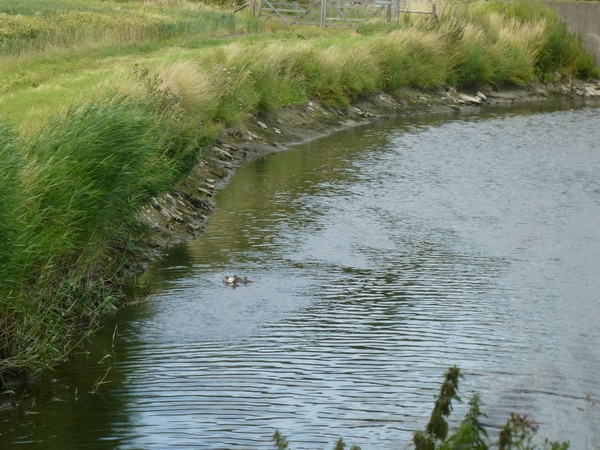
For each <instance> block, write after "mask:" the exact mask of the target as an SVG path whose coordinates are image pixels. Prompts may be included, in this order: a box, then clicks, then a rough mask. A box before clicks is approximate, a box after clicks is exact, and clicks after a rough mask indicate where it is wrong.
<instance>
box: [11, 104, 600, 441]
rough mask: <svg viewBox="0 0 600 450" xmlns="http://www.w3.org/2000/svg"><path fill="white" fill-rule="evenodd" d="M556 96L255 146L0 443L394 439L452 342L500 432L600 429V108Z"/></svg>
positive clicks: (422, 416) (427, 398) (411, 423)
mask: <svg viewBox="0 0 600 450" xmlns="http://www.w3.org/2000/svg"><path fill="white" fill-rule="evenodd" d="M553 108H554V109H549V110H544V109H536V110H534V109H528V110H512V111H508V112H507V111H504V112H495V113H491V114H481V115H476V116H451V117H427V118H414V119H403V120H402V121H392V122H386V123H380V124H375V125H370V126H367V127H362V128H358V129H354V130H349V131H346V132H343V133H338V134H335V135H334V136H331V137H328V138H325V139H321V140H318V141H315V142H312V143H310V144H306V145H303V146H299V147H296V148H294V149H291V150H289V151H286V152H282V153H278V154H275V155H271V156H269V157H267V158H264V159H260V160H258V161H255V162H253V163H249V164H247V165H246V166H244V167H243V168H241V169H239V170H238V172H237V173H236V174H235V176H234V177H233V178H232V179H231V181H230V183H229V184H228V185H227V187H226V188H224V189H223V190H222V191H221V192H220V193H219V194H218V195H217V197H216V202H217V210H216V212H215V213H214V215H213V216H212V217H211V219H210V221H209V224H208V227H207V231H206V233H205V234H204V235H202V236H201V237H200V238H199V239H197V240H196V241H194V242H192V243H190V244H189V245H187V246H183V247H180V248H177V249H174V250H173V251H172V252H171V254H170V255H169V256H168V257H167V258H165V260H163V261H161V262H159V263H157V264H156V265H155V266H154V267H152V268H151V270H149V272H148V274H147V279H148V280H149V281H150V282H151V284H152V286H153V289H154V293H153V294H151V295H150V296H149V297H148V298H146V299H142V302H141V303H140V304H139V305H137V306H132V307H128V308H126V309H124V310H122V311H120V312H119V313H118V314H117V315H116V317H114V318H112V319H110V320H109V321H108V323H107V326H106V328H105V331H104V333H101V335H100V336H98V337H97V338H95V339H94V340H93V341H92V342H90V343H88V344H87V345H86V351H85V352H82V353H81V354H79V355H77V357H76V358H75V359H74V361H73V362H72V363H70V364H69V365H67V366H65V367H61V369H60V370H59V372H58V373H57V374H56V380H54V382H53V383H51V384H50V385H49V386H48V387H45V388H36V387H31V388H28V390H26V391H25V393H24V394H23V396H22V400H21V405H20V407H19V408H18V409H17V411H13V410H9V411H4V412H0V420H1V421H2V422H1V423H0V432H1V433H2V434H1V435H0V447H1V448H2V449H5V448H18V449H21V448H23V449H24V448H43V449H65V448H86V449H96V448H97V449H123V450H125V449H163V448H190V449H192V448H194V449H197V448H198V449H199V448H201V449H261V448H271V445H272V444H271V440H270V438H271V435H272V434H273V432H274V430H276V429H278V430H280V432H281V433H282V434H283V435H285V436H286V437H287V438H288V440H289V441H290V443H291V446H292V448H293V449H324V448H332V447H333V444H334V442H335V441H336V440H337V439H338V438H339V437H340V436H343V437H344V440H345V441H346V442H347V443H349V444H357V445H359V446H361V448H362V449H363V450H367V449H401V448H404V447H405V445H406V444H407V443H408V442H409V441H410V439H411V435H412V432H413V431H414V430H416V429H422V428H424V426H425V424H426V422H427V420H428V417H429V414H430V412H431V408H432V405H433V396H434V395H435V393H436V392H437V390H438V389H439V385H440V382H441V380H442V375H443V373H444V371H445V370H446V369H447V368H448V367H449V366H451V365H453V364H456V365H458V366H459V367H460V368H461V369H462V371H463V372H464V374H465V379H464V380H462V382H461V387H460V392H461V395H462V397H463V398H464V399H465V400H467V399H468V398H470V396H471V394H472V393H474V392H479V393H480V395H481V396H482V399H483V401H484V403H485V405H484V407H483V410H484V412H485V413H486V414H488V416H489V417H488V418H487V419H486V420H485V423H486V425H487V426H488V427H489V428H490V432H491V433H492V434H494V433H495V431H494V430H497V427H498V426H501V425H502V424H503V423H504V421H505V419H506V417H507V416H508V414H509V413H510V412H511V411H516V412H521V413H523V412H527V413H529V414H531V415H532V416H533V418H534V419H535V420H536V421H537V422H539V423H540V425H541V428H540V435H541V436H543V437H548V438H550V439H560V440H570V441H571V442H572V447H571V448H574V449H597V448H600V375H598V373H600V347H599V346H598V342H600V326H598V321H599V319H600V301H599V293H600V227H599V226H598V225H599V224H600V144H599V143H600V127H598V124H600V109H598V107H597V105H596V106H588V107H583V108H577V109H573V110H566V109H561V108H556V107H553ZM226 273H228V274H230V275H233V274H237V275H240V276H247V277H248V278H250V279H251V280H253V283H251V284H248V285H245V286H240V287H238V288H235V289H233V288H231V287H229V286H226V285H224V284H223V282H222V279H223V277H224V275H225V274H226ZM115 326H117V331H118V333H117V335H118V336H116V337H115V339H114V341H113V333H114V331H115ZM113 345H114V347H113ZM107 371H108V372H107ZM103 377H104V378H103ZM100 381H104V383H100V384H99V382H100ZM94 385H96V387H97V389H95V390H94V389H92V387H93V386H94ZM586 397H587V400H586ZM593 402H595V403H593ZM465 410H466V407H465V405H457V406H456V408H455V415H456V416H457V417H460V416H461V415H462V414H464V412H465Z"/></svg>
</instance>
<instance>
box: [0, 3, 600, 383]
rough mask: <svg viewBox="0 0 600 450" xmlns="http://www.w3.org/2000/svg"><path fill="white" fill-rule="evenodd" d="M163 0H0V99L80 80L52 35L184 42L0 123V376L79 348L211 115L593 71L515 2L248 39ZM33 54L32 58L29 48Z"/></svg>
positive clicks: (62, 39) (546, 18) (223, 17)
mask: <svg viewBox="0 0 600 450" xmlns="http://www.w3.org/2000/svg"><path fill="white" fill-rule="evenodd" d="M172 4H173V3H172V2H168V1H161V0H154V1H147V2H144V3H138V2H108V1H106V2H101V1H94V0H44V1H42V0H23V1H21V2H13V1H10V0H0V14H1V15H2V16H0V17H1V18H2V21H3V22H2V23H3V26H2V28H1V30H0V48H1V49H3V50H0V51H4V52H5V55H4V56H0V60H2V61H8V60H10V61H11V64H9V65H5V67H9V68H8V69H5V73H3V76H4V78H6V79H7V80H9V81H7V84H6V87H5V88H4V87H3V85H0V95H2V94H3V95H4V96H3V97H2V96H0V107H3V105H6V104H7V101H9V100H10V101H11V102H14V101H17V100H18V101H21V103H19V104H22V105H33V106H35V107H36V108H38V109H39V107H38V106H37V105H38V103H39V99H40V89H41V87H43V86H38V85H37V84H36V85H35V86H32V85H31V78H30V77H29V75H28V72H32V71H34V72H36V73H37V72H39V70H38V69H40V68H41V67H43V68H46V67H50V68H49V69H47V70H49V72H48V73H46V74H45V75H43V76H42V75H40V77H41V78H40V80H42V81H40V83H42V84H43V83H49V81H48V80H56V78H57V77H56V73H57V72H56V71H59V72H60V74H61V76H63V77H65V79H75V78H77V77H81V78H84V77H85V76H86V70H85V69H84V68H83V67H82V66H81V64H83V63H80V62H77V61H72V59H69V56H68V55H66V54H65V53H64V52H62V53H60V52H58V53H56V54H57V55H62V56H59V57H56V58H57V59H52V58H54V57H53V56H52V55H53V53H51V52H48V51H47V50H48V48H50V47H52V46H63V47H64V48H71V49H72V48H74V47H75V46H78V45H82V46H84V47H85V46H86V45H95V43H94V42H93V41H97V40H99V41H102V40H104V42H108V43H109V44H107V45H110V42H116V41H119V40H129V41H136V40H138V41H144V40H146V41H147V42H148V45H149V46H150V47H152V44H153V43H155V42H157V40H165V39H169V38H170V37H173V36H179V37H180V38H181V39H182V40H180V41H177V42H178V44H185V45H184V46H185V47H186V48H184V49H182V48H181V47H178V48H177V49H175V48H174V49H172V50H171V51H169V52H166V51H161V52H158V53H155V52H154V50H152V49H150V50H148V49H147V48H146V47H144V49H141V50H139V53H138V54H136V55H129V56H127V57H125V56H124V55H122V54H119V55H117V56H114V55H112V56H110V55H109V56H105V55H102V54H100V55H99V56H98V60H97V61H96V64H97V66H94V68H93V69H94V70H98V66H102V71H101V72H99V73H100V74H101V75H98V73H93V74H92V75H90V78H91V79H93V80H99V81H95V82H94V83H91V84H89V85H85V84H83V86H85V89H83V92H80V93H79V95H80V96H81V98H84V99H86V100H85V101H80V102H79V103H78V104H80V105H83V106H72V105H69V104H62V103H60V99H58V98H56V99H55V100H56V105H58V106H57V107H56V110H55V111H54V113H55V114H54V117H53V118H52V119H51V120H47V118H44V117H42V115H40V116H39V117H41V118H38V116H35V117H36V120H31V122H36V123H35V126H33V125H32V124H31V123H28V130H27V133H22V134H20V133H19V132H18V131H17V130H19V128H13V126H11V125H9V124H7V123H4V122H0V300H1V301H0V372H2V371H3V370H7V369H9V368H15V367H28V368H29V369H31V370H40V369H41V368H43V367H45V365H46V364H48V363H52V362H53V361H56V360H57V359H59V358H61V357H63V356H64V354H65V352H68V350H69V349H70V348H72V346H73V345H75V344H76V339H75V340H73V336H75V335H74V334H71V333H70V332H69V330H71V329H74V328H76V327H77V326H78V325H79V324H80V323H81V322H84V323H88V324H89V323H93V322H94V321H95V319H96V318H97V316H98V314H99V313H100V312H101V311H102V310H103V309H105V308H109V307H111V304H112V303H113V301H114V299H113V297H112V295H113V294H114V288H113V285H114V284H115V280H116V278H117V277H118V276H119V274H120V264H121V263H122V261H123V260H122V259H119V258H116V259H115V258H114V256H115V251H114V250H115V248H118V249H119V251H120V252H121V254H122V253H124V252H126V250H127V249H130V248H132V246H134V245H135V242H136V240H137V239H139V237H140V235H141V233H143V231H144V230H143V229H140V228H139V226H138V225H136V221H135V216H136V212H137V211H138V210H139V209H140V208H141V207H142V206H143V205H145V204H147V203H148V202H149V201H150V199H151V198H152V196H155V195H157V194H159V193H160V192H163V191H165V190H166V189H168V188H169V187H170V186H173V185H174V184H175V183H176V182H177V181H178V180H180V179H181V178H182V177H184V176H185V175H186V173H187V172H189V171H190V170H191V169H192V168H193V166H194V164H195V163H197V162H198V160H199V158H201V154H202V149H203V148H204V147H206V146H207V145H208V144H209V143H211V142H212V141H213V140H214V139H216V137H217V136H218V133H219V131H220V130H221V129H222V128H223V127H225V126H232V127H243V126H244V122H245V121H246V120H247V119H248V117H250V116H252V115H254V114H256V113H257V112H260V111H267V110H272V109H275V108H279V107H282V106H287V105H294V104H299V103H305V102H306V101H307V100H308V99H310V98H318V99H320V100H321V101H323V102H325V103H329V104H332V105H335V106H344V105H348V104H349V103H350V102H351V101H352V99H353V98H355V97H356V96H358V95H361V94H365V93H373V92H381V91H385V92H388V93H390V94H396V93H399V91H400V90H402V89H404V88H408V87H410V88H417V89H438V88H441V87H444V86H447V85H456V86H463V87H464V86H476V85H480V84H493V85H502V84H523V83H527V82H529V81H532V80H535V79H540V80H545V81H549V80H552V79H554V78H555V77H557V76H561V73H562V75H563V76H564V75H565V74H568V73H571V74H581V75H592V74H594V73H595V72H594V70H595V69H594V68H593V66H590V65H589V64H590V62H589V61H590V58H591V57H589V55H587V54H586V53H585V52H584V51H583V49H582V47H581V45H580V43H579V42H578V41H577V40H575V39H574V38H573V37H571V36H570V35H569V34H568V33H566V30H565V29H564V26H563V25H561V23H560V22H559V21H558V20H557V19H556V17H555V16H554V15H553V13H552V12H551V10H549V9H547V8H545V7H543V6H542V5H539V4H537V3H529V2H525V1H523V0H515V1H513V2H510V3H504V2H496V3H487V4H479V3H474V4H467V3H461V4H447V5H445V6H444V7H440V17H439V20H431V19H430V18H408V19H406V20H403V21H402V23H398V24H391V25H390V24H381V25H377V24H374V23H370V24H367V25H365V27H364V30H363V29H360V28H359V29H358V30H357V31H351V30H347V29H334V30H321V29H317V28H310V29H308V28H293V29H288V28H286V27H283V26H281V25H279V26H276V25H274V24H269V25H268V26H267V29H268V32H267V33H265V34H262V35H260V36H258V35H254V36H247V37H238V38H235V39H229V40H226V41H217V40H207V41H203V40H202V39H205V38H207V36H211V35H213V34H221V33H225V32H229V31H231V29H232V27H238V26H239V24H240V23H244V20H246V19H243V18H236V17H234V16H233V15H232V14H230V13H229V12H227V11H225V10H207V9H206V7H205V6H202V5H201V4H198V3H191V2H186V1H181V0H178V2H177V5H178V7H171V6H170V5H172ZM36 11H37V13H36ZM247 23H248V24H254V25H255V26H259V24H258V23H257V22H256V21H254V22H252V20H251V19H247ZM254 25H253V26H254ZM2 33H4V34H2ZM203 42H204V43H203ZM96 43H97V42H96ZM188 44H189V45H188ZM98 45H100V44H98ZM165 45H166V44H165ZM129 48H134V47H129ZM140 48H141V47H140ZM43 51H45V53H43ZM6 52H13V53H19V52H21V53H22V57H20V58H18V60H17V58H16V57H14V56H6ZM36 52H42V53H43V57H38V56H39V54H41V53H39V54H38V53H36ZM32 53H34V54H36V55H38V56H36V57H35V58H30V59H28V55H31V54H32ZM78 54H80V53H78ZM11 58H12V59H11ZM44 58H46V59H47V60H44V61H43V62H40V61H41V59H44ZM135 60H137V61H138V62H139V64H138V65H136V66H134V65H133V61H135ZM86 61H87V60H86ZM124 61H125V62H124ZM61 64H62V65H64V69H62V71H61V70H59V69H57V68H56V67H61ZM74 67H75V68H76V69H73V68H74ZM107 67H108V70H107ZM44 70H46V69H44ZM69 70H72V71H73V72H74V74H73V75H69ZM65 72H66V74H65ZM557 74H558V75H557ZM44 77H45V78H44ZM19 79H23V80H25V81H23V82H22V83H20V82H19V81H18V80H19ZM15 80H17V81H15ZM36 83H37V82H36ZM69 86H72V85H69ZM44 92H46V94H45V95H47V96H49V97H52V95H54V96H55V97H57V96H59V95H63V94H62V92H64V90H59V89H57V90H56V92H57V94H52V92H53V91H52V90H51V89H50V88H48V89H46V91H44ZM19 96H21V97H19ZM27 96H29V97H27ZM44 98H46V97H44ZM23 99H26V100H23ZM27 99H28V100H27ZM27 101H29V103H27ZM3 102H4V103H3ZM24 108H26V107H25V106H23V107H22V109H24ZM61 111H62V112H61ZM24 117H30V118H32V117H34V116H31V115H30V116H26V115H24ZM19 125H21V124H16V126H17V127H18V126H19Z"/></svg>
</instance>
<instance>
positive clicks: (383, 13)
mask: <svg viewBox="0 0 600 450" xmlns="http://www.w3.org/2000/svg"><path fill="white" fill-rule="evenodd" d="M246 6H247V7H248V8H249V9H250V13H251V14H252V15H254V16H256V17H275V18H277V19H279V20H281V21H282V22H283V23H285V24H287V25H296V24H303V25H318V26H320V27H326V26H331V25H347V26H351V27H356V26H357V25H358V24H359V23H360V22H364V21H367V20H371V19H378V20H386V21H387V22H390V21H392V20H398V17H399V15H400V14H401V13H402V14H403V13H406V14H429V15H431V16H432V17H436V4H435V2H433V1H428V0H425V1H420V2H418V3H415V2H410V3H409V2H407V1H402V0H293V1H290V0H249V2H248V3H246V4H245V5H244V6H243V7H246ZM243 7H240V8H239V9H242V8H243ZM239 9H238V10H239Z"/></svg>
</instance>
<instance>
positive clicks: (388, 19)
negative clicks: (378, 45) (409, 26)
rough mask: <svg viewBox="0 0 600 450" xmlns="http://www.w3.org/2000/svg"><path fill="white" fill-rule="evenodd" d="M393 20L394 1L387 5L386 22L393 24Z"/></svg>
mask: <svg viewBox="0 0 600 450" xmlns="http://www.w3.org/2000/svg"><path fill="white" fill-rule="evenodd" d="M391 20H392V0H390V2H389V3H388V5H387V18H386V22H388V23H389V22H391Z"/></svg>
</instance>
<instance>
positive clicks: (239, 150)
mask: <svg viewBox="0 0 600 450" xmlns="http://www.w3.org/2000/svg"><path fill="white" fill-rule="evenodd" d="M560 97H563V98H575V97H581V98H583V97H600V81H596V82H587V83H583V82H579V81H578V82H574V83H570V84H568V85H554V86H547V85H542V84H530V85H528V86H525V87H513V88H511V89H502V90H495V89H492V88H480V89H479V90H477V91H473V92H458V91H456V90H454V89H447V90H442V91H439V92H434V93H432V92H426V93H424V92H420V91H415V90H406V91H402V92H399V93H397V95H396V96H394V97H392V96H390V95H387V94H373V95H368V96H362V97H359V98H357V99H355V101H354V102H353V104H352V105H350V106H348V107H344V108H343V109H339V108H334V107H331V106H328V105H326V104H323V103H320V102H318V101H315V100H313V101H310V102H308V103H307V104H305V105H295V106H290V107H284V108H281V109H278V110H276V111H270V112H266V113H262V114H260V115H259V116H257V117H252V118H250V119H249V120H248V121H247V122H246V124H245V126H244V127H241V128H238V129H227V130H224V132H223V133H222V134H221V136H220V137H219V139H218V140H217V143H216V145H215V146H213V147H211V148H209V149H206V150H205V151H204V153H203V155H202V159H201V161H200V162H199V163H198V164H197V165H196V167H194V169H193V170H192V172H191V174H190V175H189V176H188V177H187V178H186V179H185V180H183V181H182V182H181V183H180V184H179V185H178V186H176V187H175V188H174V189H172V190H171V191H170V192H169V193H166V194H164V195H163V196H161V197H160V198H156V199H154V200H153V201H152V204H151V205H149V206H147V207H146V208H144V209H143V210H142V211H141V212H140V214H139V219H140V221H142V222H144V223H146V224H147V225H149V228H150V230H151V232H150V233H148V235H147V237H146V239H145V240H144V242H142V244H141V245H140V247H139V251H138V252H136V253H135V254H134V255H131V258H130V264H129V265H128V266H126V267H127V269H128V270H129V271H130V272H131V273H132V274H136V275H140V274H142V273H143V272H144V271H145V269H146V266H147V264H149V263H150V262H151V261H152V260H153V259H156V258H158V257H160V255H161V254H162V252H165V251H167V250H168V249H169V248H171V247H173V246H176V245H179V244H181V243H183V242H187V241H190V240H192V239H194V238H195V237H196V236H198V235H199V234H201V233H202V232H203V231H204V230H205V224H206V221H207V219H208V216H209V215H210V213H211V211H212V210H213V209H214V204H213V201H212V196H213V195H214V194H215V192H216V191H217V190H218V189H219V188H220V187H222V186H223V185H224V184H225V183H226V182H227V179H228V178H229V176H231V174H232V173H233V172H234V171H235V169H236V167H239V166H240V165H241V164H243V163H244V162H245V161H248V160H252V159H256V158H260V157H262V156H264V155H267V154H269V153H274V152H278V151H282V150H285V149H287V148H289V147H290V146H291V145H294V144H298V143H302V142H307V141H310V140H313V139H316V138H318V137H322V136H325V135H327V134H330V133H332V132H335V131H338V130H342V129H345V128H349V127H354V126H357V125H361V124H365V123H368V122H373V121H376V120H385V119H388V118H395V117H400V116H411V115H419V114H438V113H451V112H462V113H464V112H477V111H479V110H480V109H481V108H490V107H494V106H506V105H518V104H523V103H526V102H534V101H543V100H546V99H549V98H560Z"/></svg>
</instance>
